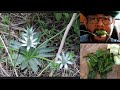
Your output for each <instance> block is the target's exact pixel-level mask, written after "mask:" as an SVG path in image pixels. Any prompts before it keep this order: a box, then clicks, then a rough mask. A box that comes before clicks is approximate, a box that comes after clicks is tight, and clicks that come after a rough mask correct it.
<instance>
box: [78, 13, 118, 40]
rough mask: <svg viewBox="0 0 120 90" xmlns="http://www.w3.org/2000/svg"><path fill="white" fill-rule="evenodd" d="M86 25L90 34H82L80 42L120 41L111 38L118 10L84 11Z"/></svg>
mask: <svg viewBox="0 0 120 90" xmlns="http://www.w3.org/2000/svg"><path fill="white" fill-rule="evenodd" d="M81 13H82V14H83V15H84V16H85V17H86V19H85V20H84V25H85V27H86V29H87V30H88V34H85V35H82V36H80V42H120V41H119V40H116V39H113V38H111V35H112V32H113V28H114V26H115V16H116V15H117V14H118V13H119V12H118V11H84V12H82V11H81Z"/></svg>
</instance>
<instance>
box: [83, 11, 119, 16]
mask: <svg viewBox="0 0 120 90" xmlns="http://www.w3.org/2000/svg"><path fill="white" fill-rule="evenodd" d="M81 13H82V14H83V15H84V16H85V17H87V16H88V15H95V14H104V15H110V16H112V17H116V16H117V15H118V14H119V11H99V10H98V11H81Z"/></svg>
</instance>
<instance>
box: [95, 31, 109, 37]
mask: <svg viewBox="0 0 120 90" xmlns="http://www.w3.org/2000/svg"><path fill="white" fill-rule="evenodd" d="M94 34H95V35H96V36H99V37H106V36H107V35H108V34H107V32H106V31H105V30H95V32H94Z"/></svg>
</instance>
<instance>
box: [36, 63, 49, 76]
mask: <svg viewBox="0 0 120 90" xmlns="http://www.w3.org/2000/svg"><path fill="white" fill-rule="evenodd" d="M49 65H50V64H48V65H47V66H46V67H45V68H44V69H43V70H42V71H41V72H40V74H38V76H37V77H40V76H41V74H42V73H43V72H44V71H45V70H46V69H47V68H48V67H49Z"/></svg>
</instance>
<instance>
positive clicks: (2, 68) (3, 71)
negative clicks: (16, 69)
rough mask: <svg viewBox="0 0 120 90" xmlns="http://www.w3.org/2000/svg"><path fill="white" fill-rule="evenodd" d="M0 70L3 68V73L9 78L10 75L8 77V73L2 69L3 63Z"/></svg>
mask: <svg viewBox="0 0 120 90" xmlns="http://www.w3.org/2000/svg"><path fill="white" fill-rule="evenodd" d="M0 68H1V70H2V71H3V73H4V74H5V75H6V76H7V77H9V75H8V73H7V72H6V71H5V69H4V68H2V64H1V63H0Z"/></svg>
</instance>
